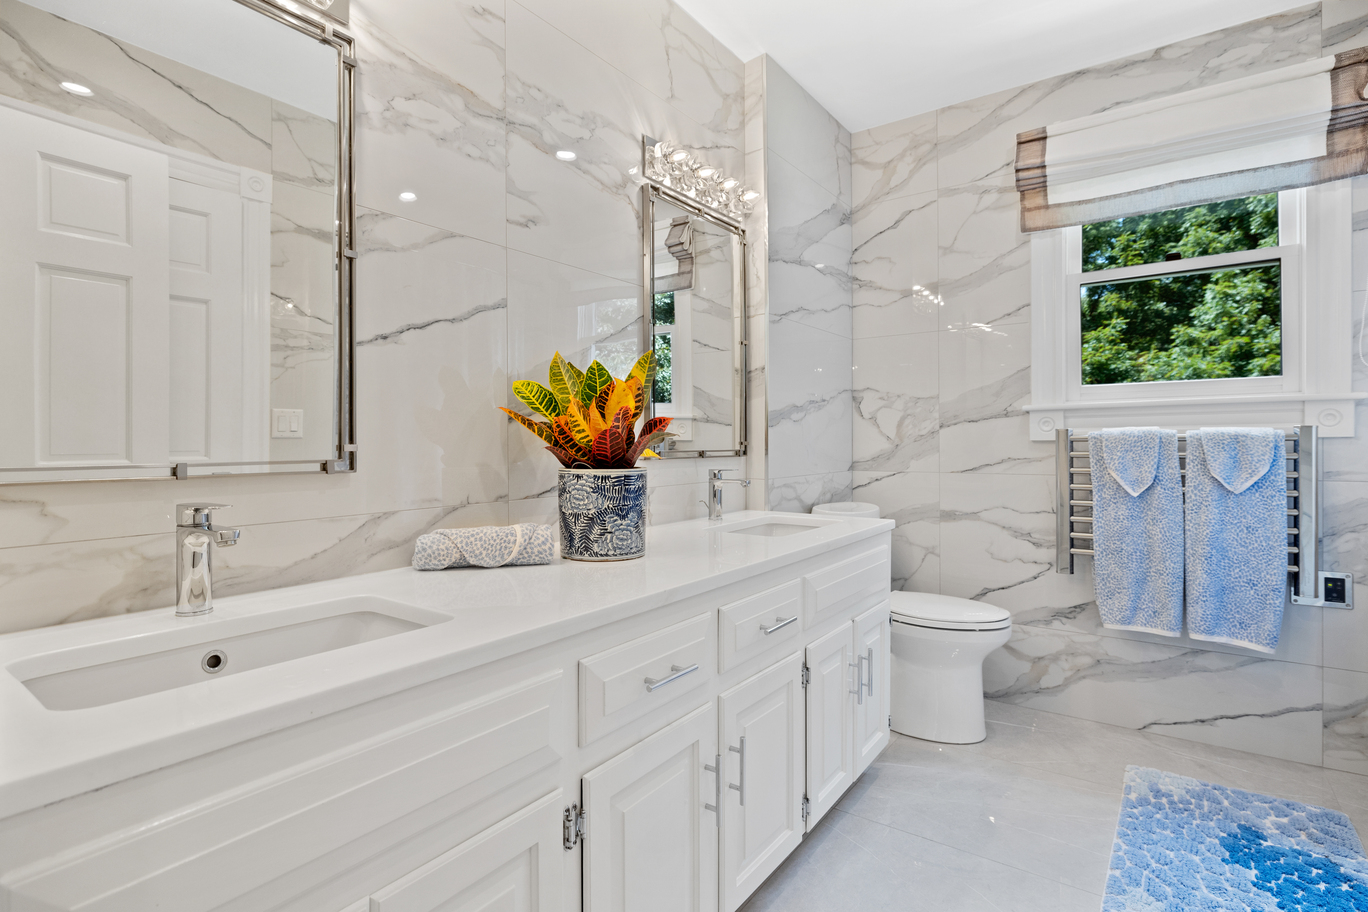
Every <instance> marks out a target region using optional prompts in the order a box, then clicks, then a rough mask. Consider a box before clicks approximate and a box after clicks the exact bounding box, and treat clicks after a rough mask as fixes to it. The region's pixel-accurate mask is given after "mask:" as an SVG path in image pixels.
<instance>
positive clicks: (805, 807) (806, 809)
mask: <svg viewBox="0 0 1368 912" xmlns="http://www.w3.org/2000/svg"><path fill="white" fill-rule="evenodd" d="M811 810H812V805H810V804H808V797H807V795H804V796H803V822H804V823H807V819H808V814H809V813H810V812H811Z"/></svg>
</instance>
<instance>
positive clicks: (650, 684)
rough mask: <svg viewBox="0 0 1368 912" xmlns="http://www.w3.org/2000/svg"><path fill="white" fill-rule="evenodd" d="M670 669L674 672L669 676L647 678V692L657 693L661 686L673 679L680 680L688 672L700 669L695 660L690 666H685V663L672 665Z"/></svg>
mask: <svg viewBox="0 0 1368 912" xmlns="http://www.w3.org/2000/svg"><path fill="white" fill-rule="evenodd" d="M670 671H673V672H674V674H672V675H670V676H669V677H668V678H658V679H657V678H647V679H646V692H647V693H655V692H656V691H657V690H658V689H659V688H661V687H664V686H665V685H666V684H669V683H670V682H671V681H678V680H679V679H680V678H682V677H684V676H685V675H686V674H692V673H693V672H695V671H698V663H697V662H694V663H693V664H692V665H690V666H689V667H688V668H685V667H684V666H683V665H671V666H670Z"/></svg>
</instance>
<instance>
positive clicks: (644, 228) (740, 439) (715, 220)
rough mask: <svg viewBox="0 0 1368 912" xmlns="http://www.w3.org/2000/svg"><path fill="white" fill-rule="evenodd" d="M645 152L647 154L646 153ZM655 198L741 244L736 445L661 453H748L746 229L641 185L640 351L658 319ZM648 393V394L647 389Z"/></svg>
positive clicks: (651, 340) (649, 345)
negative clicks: (655, 311) (641, 331)
mask: <svg viewBox="0 0 1368 912" xmlns="http://www.w3.org/2000/svg"><path fill="white" fill-rule="evenodd" d="M653 142H654V140H651V139H649V137H648V138H647V139H646V140H644V141H643V144H642V148H643V150H644V149H645V147H646V144H647V143H653ZM643 155H644V152H643ZM657 200H663V201H665V202H667V203H669V204H670V205H671V206H675V207H676V208H679V209H682V210H684V211H685V212H688V213H690V214H691V215H694V216H697V217H698V218H702V219H706V220H707V221H709V222H711V223H712V224H714V225H717V226H718V227H720V228H723V229H725V230H727V231H728V232H731V233H732V234H733V235H734V236H735V237H736V238H737V240H738V241H739V242H740V244H739V252H738V255H737V259H738V262H737V263H736V264H735V269H736V277H735V279H734V281H733V287H734V288H735V289H736V290H737V295H736V296H735V297H734V299H733V301H732V321H733V333H732V337H733V339H735V341H736V347H735V350H734V351H733V353H732V371H733V383H732V390H733V393H732V422H733V423H732V440H733V446H732V448H730V449H708V450H699V449H684V448H683V447H679V446H674V445H670V446H666V447H664V448H661V449H660V451H659V454H660V456H661V457H662V458H665V459H683V458H698V457H709V456H744V455H746V449H747V442H746V435H747V428H748V426H749V410H750V403H749V399H748V387H749V384H748V382H747V378H748V377H749V375H750V357H749V353H750V340H749V338H748V336H747V329H748V327H747V323H748V321H747V319H746V316H747V313H748V307H747V300H746V288H747V284H748V283H747V276H746V262H747V247H746V229H745V228H744V227H743V226H742V225H741V223H740V222H738V221H736V220H735V219H733V218H731V217H729V216H727V215H725V214H723V213H721V212H718V211H716V210H714V209H711V208H708V207H707V206H703V205H701V204H699V203H698V202H696V201H694V200H691V199H690V198H689V197H687V196H684V195H683V194H680V193H677V192H675V191H674V190H671V189H670V188H669V187H666V186H663V185H661V184H658V183H656V182H655V181H652V180H650V179H649V178H647V179H646V180H645V182H644V183H643V184H642V186H641V248H642V283H641V287H642V327H643V337H642V343H641V344H642V351H650V350H652V349H653V348H654V347H655V322H654V317H653V315H654V306H653V304H654V301H655V231H654V227H655V205H656V201H657ZM648 395H649V393H648ZM651 412H652V414H654V412H655V405H654V403H652V404H651ZM668 443H669V444H676V443H677V441H675V440H674V439H671V440H669V441H668Z"/></svg>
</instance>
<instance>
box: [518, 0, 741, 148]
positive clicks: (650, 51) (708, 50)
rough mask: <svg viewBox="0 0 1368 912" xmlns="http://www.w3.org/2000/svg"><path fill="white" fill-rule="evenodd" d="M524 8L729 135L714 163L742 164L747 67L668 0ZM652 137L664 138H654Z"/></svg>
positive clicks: (546, 3) (530, 3)
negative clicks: (743, 111)
mask: <svg viewBox="0 0 1368 912" xmlns="http://www.w3.org/2000/svg"><path fill="white" fill-rule="evenodd" d="M522 5H523V6H524V7H526V8H527V9H528V10H529V11H531V12H532V13H535V14H536V15H537V16H538V17H540V18H542V19H544V20H545V21H546V22H547V23H549V24H550V25H552V26H554V27H555V28H556V29H558V30H559V31H561V32H563V33H565V34H566V35H568V36H569V37H570V38H572V39H574V40H575V41H576V42H578V43H579V44H581V45H583V46H584V47H586V48H587V49H588V50H589V51H591V52H592V53H593V54H595V55H596V56H598V57H599V58H601V59H602V60H604V61H606V62H607V63H609V64H611V65H612V66H613V67H615V68H616V69H618V70H619V71H621V72H622V73H623V74H625V75H626V76H627V77H629V78H630V79H632V80H634V81H636V82H637V83H640V84H641V85H642V86H644V87H645V88H647V89H649V90H650V91H651V92H652V93H654V94H655V95H657V96H659V97H660V98H663V99H665V100H666V101H668V102H669V103H670V104H671V105H673V106H674V107H676V108H678V109H679V110H680V111H681V112H682V113H684V114H685V115H686V116H687V117H689V118H690V119H691V120H693V121H695V122H697V123H699V124H703V125H705V126H707V127H709V128H710V129H712V130H715V131H716V132H718V133H720V134H725V135H727V136H728V137H729V141H728V142H727V143H726V145H725V148H716V149H709V150H708V152H707V154H708V155H709V160H713V159H712V156H714V155H720V156H722V157H724V158H725V159H726V160H719V161H717V162H716V164H717V165H718V166H719V167H722V168H727V169H730V170H732V171H733V172H736V170H737V169H738V168H739V166H740V157H741V156H740V153H741V148H742V145H741V129H742V107H743V100H742V96H743V91H742V89H743V81H744V78H745V77H744V64H742V62H741V60H740V59H739V58H738V57H737V56H736V55H735V54H733V53H732V52H731V51H730V50H728V49H727V48H726V47H724V46H723V45H722V44H721V43H719V42H718V41H717V40H716V39H715V38H713V36H712V35H711V34H709V33H708V32H707V31H706V30H705V29H704V28H703V27H702V26H700V25H699V24H698V23H697V22H696V21H695V20H694V19H693V17H692V16H690V15H689V14H688V13H686V12H685V11H684V10H683V9H681V8H680V7H679V5H678V4H676V3H674V2H673V0H600V2H596V3H589V4H567V3H564V2H559V0H522ZM656 138H657V139H666V138H667V137H664V136H658V137H656Z"/></svg>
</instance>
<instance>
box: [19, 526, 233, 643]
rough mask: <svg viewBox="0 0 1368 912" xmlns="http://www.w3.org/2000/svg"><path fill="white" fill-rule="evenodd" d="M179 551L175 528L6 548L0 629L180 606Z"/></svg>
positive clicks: (60, 622) (42, 625)
mask: <svg viewBox="0 0 1368 912" xmlns="http://www.w3.org/2000/svg"><path fill="white" fill-rule="evenodd" d="M175 553H176V534H175V531H174V529H173V528H170V529H168V531H165V532H162V533H161V534H158V535H140V536H133V537H128V538H101V539H97V540H94V541H76V542H62V543H59V544H50V545H33V546H30V547H26V548H3V549H0V633H9V632H11V631H15V630H28V629H29V628H32V627H45V626H47V625H49V624H62V623H67V622H70V621H83V620H86V619H88V618H95V617H105V616H108V615H115V614H127V613H128V612H130V611H141V610H144V609H146V608H158V607H164V606H166V605H173V604H175V600H176V595H175V588H176V587H175V582H176V557H175ZM220 553H222V550H220Z"/></svg>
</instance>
